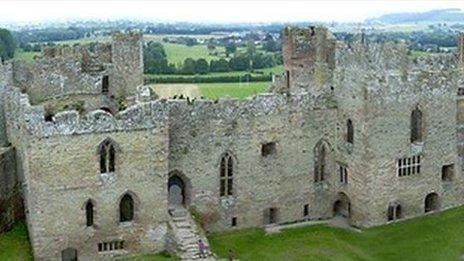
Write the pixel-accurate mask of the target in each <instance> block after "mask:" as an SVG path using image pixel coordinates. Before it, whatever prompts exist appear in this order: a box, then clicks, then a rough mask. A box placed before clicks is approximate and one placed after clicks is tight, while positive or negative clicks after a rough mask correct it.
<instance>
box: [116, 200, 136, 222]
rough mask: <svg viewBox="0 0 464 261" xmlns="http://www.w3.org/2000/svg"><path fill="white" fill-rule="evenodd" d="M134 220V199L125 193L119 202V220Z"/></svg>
mask: <svg viewBox="0 0 464 261" xmlns="http://www.w3.org/2000/svg"><path fill="white" fill-rule="evenodd" d="M132 220H134V200H133V199H132V197H131V196H130V195H129V194H125V195H124V196H123V197H122V199H121V202H120V203H119V221H120V222H128V221H132Z"/></svg>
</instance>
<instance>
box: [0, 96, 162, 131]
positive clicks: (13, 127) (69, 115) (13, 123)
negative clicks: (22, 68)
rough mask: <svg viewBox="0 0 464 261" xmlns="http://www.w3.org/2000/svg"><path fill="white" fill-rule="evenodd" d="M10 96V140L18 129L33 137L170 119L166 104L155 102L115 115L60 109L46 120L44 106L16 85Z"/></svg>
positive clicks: (145, 124)
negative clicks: (84, 113) (31, 100)
mask: <svg viewBox="0 0 464 261" xmlns="http://www.w3.org/2000/svg"><path fill="white" fill-rule="evenodd" d="M7 97H8V103H7V126H8V134H9V138H10V140H11V139H13V140H15V136H16V135H18V134H16V133H18V132H19V131H22V133H23V134H25V135H30V136H34V137H49V136H53V135H75V134H85V133H92V132H111V131H129V130H137V129H147V128H156V127H158V126H162V125H164V124H165V122H166V121H167V119H168V111H167V109H166V107H167V106H166V103H165V102H163V101H154V102H148V103H143V104H138V105H134V106H131V107H129V108H127V109H126V110H124V111H121V112H119V113H117V114H116V115H114V116H113V115H111V114H110V113H108V112H106V111H103V110H96V111H91V112H89V113H87V114H86V115H84V116H81V115H79V112H77V111H75V110H71V111H62V112H59V113H57V114H55V115H54V116H53V121H46V120H45V117H44V115H45V111H44V107H43V106H42V105H36V106H32V105H31V104H30V102H29V99H28V95H27V94H23V93H20V92H19V90H18V89H16V88H14V89H10V90H8V92H7ZM18 138H19V137H18Z"/></svg>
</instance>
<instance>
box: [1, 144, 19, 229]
mask: <svg viewBox="0 0 464 261" xmlns="http://www.w3.org/2000/svg"><path fill="white" fill-rule="evenodd" d="M15 163H16V161H15V150H14V149H13V148H11V147H2V148H1V150H0V232H4V231H6V230H8V229H10V228H11V227H12V225H13V224H14V223H15V222H18V221H19V220H22V219H23V217H24V209H23V202H22V197H21V191H20V183H19V180H18V177H17V175H16V164H15Z"/></svg>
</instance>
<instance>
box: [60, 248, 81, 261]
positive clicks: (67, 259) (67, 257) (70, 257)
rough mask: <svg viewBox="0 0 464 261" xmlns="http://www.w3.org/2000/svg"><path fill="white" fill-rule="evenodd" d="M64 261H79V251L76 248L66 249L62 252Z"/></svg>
mask: <svg viewBox="0 0 464 261" xmlns="http://www.w3.org/2000/svg"><path fill="white" fill-rule="evenodd" d="M61 260H62V261H77V250H76V249H74V248H66V249H65V250H63V251H61Z"/></svg>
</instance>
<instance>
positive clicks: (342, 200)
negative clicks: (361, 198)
mask: <svg viewBox="0 0 464 261" xmlns="http://www.w3.org/2000/svg"><path fill="white" fill-rule="evenodd" d="M350 214H351V203H350V198H349V197H348V196H347V195H346V194H345V193H343V192H340V193H338V199H337V200H336V201H335V202H334V204H333V216H334V217H336V216H342V217H345V218H349V217H350Z"/></svg>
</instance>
